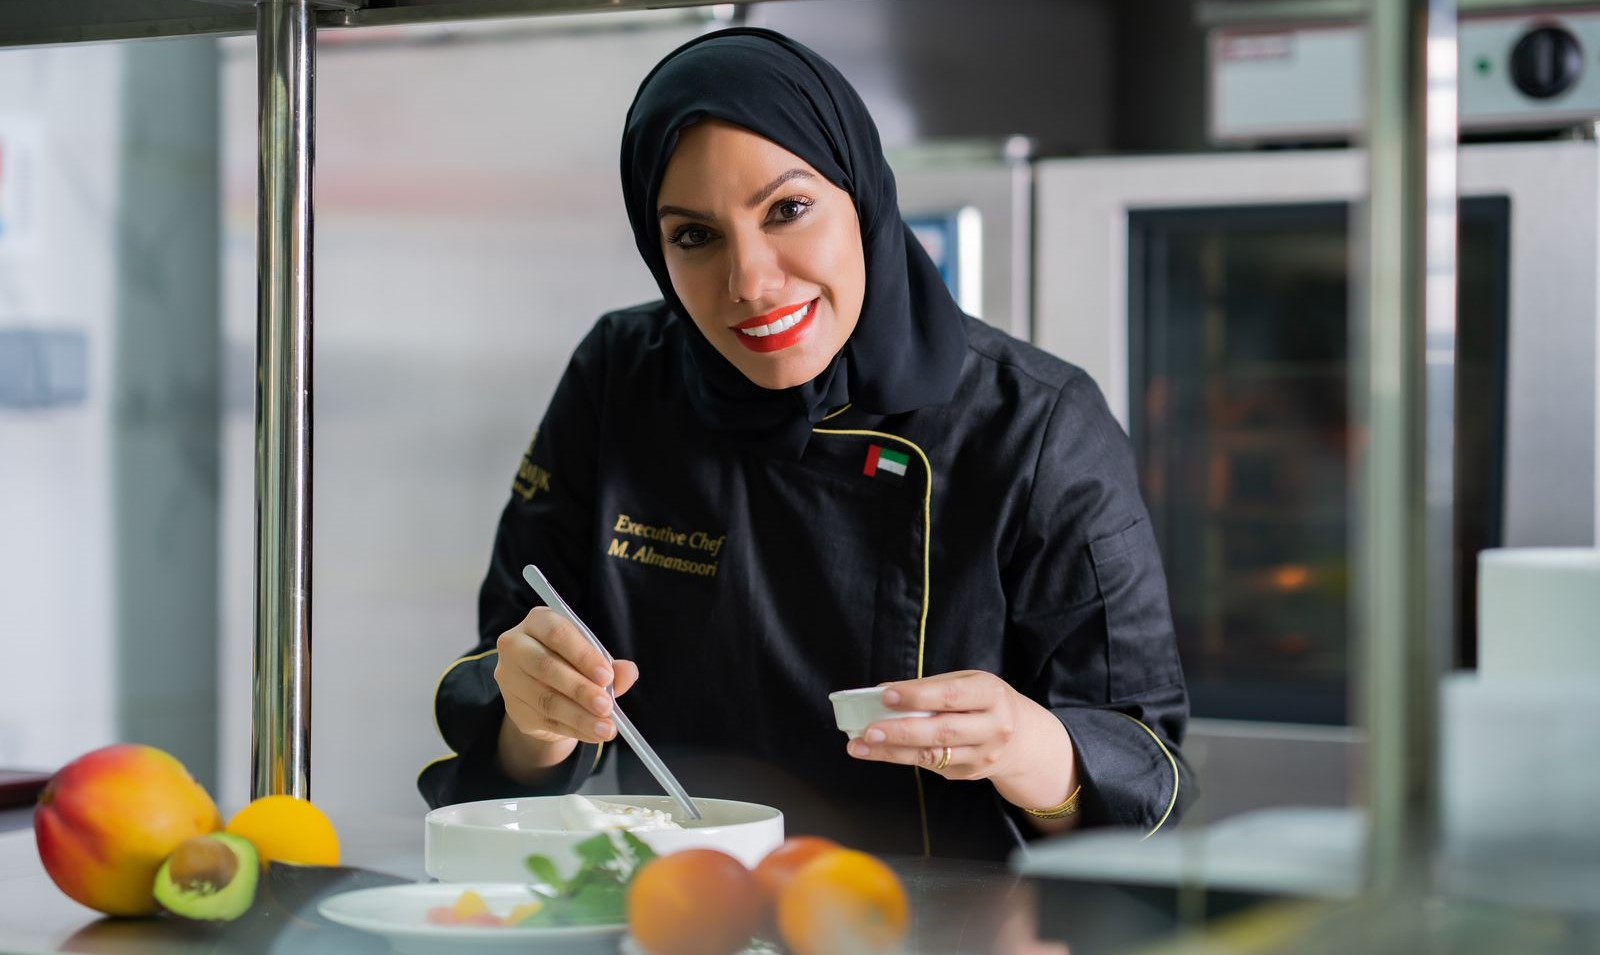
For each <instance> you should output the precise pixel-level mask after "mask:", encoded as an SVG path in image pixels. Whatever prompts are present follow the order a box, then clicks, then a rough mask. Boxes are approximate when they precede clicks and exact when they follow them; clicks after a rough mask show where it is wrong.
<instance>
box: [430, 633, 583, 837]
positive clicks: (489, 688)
mask: <svg viewBox="0 0 1600 955" xmlns="http://www.w3.org/2000/svg"><path fill="white" fill-rule="evenodd" d="M496 662H497V655H496V653H495V651H493V650H490V651H487V652H485V653H481V654H476V655H471V656H466V657H462V658H461V659H460V660H457V661H456V662H455V663H454V664H452V665H451V667H450V669H449V670H446V671H445V673H444V676H442V677H441V678H440V679H439V686H438V689H437V690H436V691H435V693H434V716H435V719H436V720H437V722H438V726H439V735H440V736H442V737H443V738H444V741H445V743H446V744H447V745H448V746H449V747H450V749H451V750H452V751H453V753H454V755H452V756H447V757H445V758H443V759H438V760H434V761H433V762H432V763H429V764H428V765H427V766H426V767H424V768H423V770H422V772H421V774H420V775H419V776H418V777H417V789H418V790H419V791H420V792H421V793H422V796H423V798H424V799H425V800H427V803H428V805H429V806H430V807H433V808H437V807H439V806H446V805H451V804H453V803H459V802H473V801H476V800H481V799H504V798H509V797H512V796H552V795H560V794H562V793H569V792H573V791H575V790H576V789H577V788H578V787H579V786H581V785H583V782H584V780H586V779H588V778H589V775H590V773H592V772H593V771H594V770H595V768H596V767H597V766H598V765H599V760H600V754H601V750H602V749H603V746H597V745H594V744H590V743H579V744H578V745H577V747H576V748H574V750H573V752H572V754H571V755H570V756H568V757H567V758H566V759H565V760H563V761H561V762H560V763H557V764H556V765H555V766H552V767H550V769H549V771H548V772H547V773H545V774H544V775H543V776H542V777H541V778H540V779H539V780H537V781H536V782H534V783H531V784H530V783H521V782H518V781H516V780H514V779H512V778H511V777H510V776H507V775H506V774H505V772H504V771H502V770H501V768H500V764H499V761H498V759H497V758H496V756H497V749H498V746H499V737H500V724H501V722H502V721H503V720H504V719H505V703H504V701H502V700H501V698H500V687H499V685H498V684H497V683H495V681H494V667H495V664H496Z"/></svg>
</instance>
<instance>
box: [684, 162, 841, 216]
mask: <svg viewBox="0 0 1600 955" xmlns="http://www.w3.org/2000/svg"><path fill="white" fill-rule="evenodd" d="M815 178H816V177H815V176H813V175H812V174H811V173H810V172H808V171H807V170H804V169H791V170H789V171H788V172H785V173H783V174H781V175H779V176H778V178H776V179H774V180H772V181H771V182H769V183H767V184H766V185H765V186H762V187H761V188H760V189H758V190H756V192H755V194H754V195H752V196H751V197H750V198H748V199H746V200H745V201H744V204H745V207H746V208H754V207H756V206H758V205H760V204H761V203H762V202H765V201H766V199H767V197H768V196H770V195H772V194H773V193H774V192H777V191H778V188H779V187H780V186H782V185H783V184H784V183H786V182H793V181H794V180H796V179H815ZM667 216H683V217H684V218H685V219H704V220H706V221H708V222H715V221H716V218H717V217H716V216H714V215H712V214H711V213H709V212H699V211H697V210H694V209H685V208H684V207H683V206H661V207H660V208H658V209H657V210H656V218H657V219H665V218H666V217H667Z"/></svg>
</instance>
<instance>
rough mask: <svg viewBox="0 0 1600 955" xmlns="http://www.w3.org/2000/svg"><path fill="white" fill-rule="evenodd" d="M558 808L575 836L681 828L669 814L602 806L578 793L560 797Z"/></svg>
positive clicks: (562, 818)
mask: <svg viewBox="0 0 1600 955" xmlns="http://www.w3.org/2000/svg"><path fill="white" fill-rule="evenodd" d="M560 808H561V822H562V824H563V825H564V826H566V828H567V829H570V830H574V831H577V832H599V831H602V830H605V829H626V830H628V831H629V832H652V831H655V830H660V829H682V828H683V827H682V826H680V825H678V824H677V823H676V822H674V821H673V820H672V813H670V812H665V811H663V810H660V809H646V808H644V807H643V806H624V805H622V804H620V803H614V802H602V801H600V800H598V799H589V798H588V797H586V796H580V795H578V794H577V793H569V794H568V795H565V796H562V797H561V806H560Z"/></svg>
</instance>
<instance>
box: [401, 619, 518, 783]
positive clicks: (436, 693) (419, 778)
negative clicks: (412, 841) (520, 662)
mask: <svg viewBox="0 0 1600 955" xmlns="http://www.w3.org/2000/svg"><path fill="white" fill-rule="evenodd" d="M499 652H500V650H499V648H498V647H497V648H495V649H493V650H485V651H483V652H482V653H474V654H473V655H471V656H468V657H462V658H461V659H459V660H456V661H455V662H454V663H451V664H450V665H449V666H447V667H445V668H444V672H443V673H441V674H439V682H437V683H435V684H434V685H433V729H434V732H436V733H438V734H439V738H440V739H441V740H444V744H445V745H446V746H449V745H450V741H449V740H447V739H444V727H442V726H440V725H439V688H440V687H442V686H444V680H445V677H447V676H449V675H450V672H451V671H452V670H454V669H455V668H456V667H458V666H460V665H461V664H463V663H471V662H472V661H473V660H482V659H483V658H484V657H486V656H488V655H489V654H491V653H499ZM460 758H461V754H460V753H451V754H450V755H449V756H440V757H439V758H438V759H436V760H434V761H432V762H430V763H429V764H428V765H426V766H424V767H422V768H421V769H419V770H417V782H418V783H419V784H420V783H421V782H422V774H423V773H426V772H427V771H428V770H430V769H432V768H433V767H435V766H437V765H439V764H440V763H448V762H449V761H450V760H452V759H460Z"/></svg>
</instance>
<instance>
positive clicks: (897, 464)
mask: <svg viewBox="0 0 1600 955" xmlns="http://www.w3.org/2000/svg"><path fill="white" fill-rule="evenodd" d="M967 322H968V328H967V334H968V348H967V355H966V358H965V361H964V364H963V367H962V371H961V377H960V381H959V385H958V387H957V390H956V393H955V396H954V398H953V399H952V400H951V401H949V402H948V403H946V404H943V405H939V406H934V407H926V408H922V409H919V410H916V411H913V412H910V413H906V414H897V415H891V416H887V417H885V416H876V415H871V414H866V413H863V412H860V411H857V410H855V409H852V408H850V407H849V406H846V407H845V408H844V409H843V410H842V411H839V412H836V413H835V414H834V415H832V416H830V417H829V418H827V419H826V420H824V421H822V422H821V423H819V424H818V425H817V426H816V427H815V430H814V431H813V434H812V436H811V438H810V440H809V442H808V444H807V446H806V449H805V452H804V454H803V455H802V456H801V457H800V458H799V459H798V460H794V459H785V458H783V457H776V456H770V455H765V454H759V453H756V452H753V451H750V450H748V449H746V448H742V447H741V445H740V444H739V443H738V442H737V441H736V440H734V439H731V438H730V437H729V436H728V435H726V434H723V433H719V432H715V431H712V430H709V429H708V428H706V427H705V426H704V425H702V424H701V422H700V421H699V420H698V419H697V417H696V415H695V412H694V410H693V408H692V407H691V406H690V404H689V400H688V397H687V395H686V392H685V389H684V383H683V367H684V363H683V360H682V351H683V336H684V335H692V334H698V332H697V331H696V330H695V329H693V328H692V327H691V326H690V325H689V324H688V323H687V322H686V321H684V320H682V319H679V318H677V317H676V316H675V315H674V314H672V313H671V312H670V311H669V310H668V309H667V307H666V306H665V305H664V304H662V303H659V302H658V303H654V304H652V305H645V306H640V307H637V308H633V309H628V310H624V311H619V312H614V313H611V314H608V315H606V316H604V317H603V318H602V319H601V320H600V321H599V322H598V323H597V324H596V326H595V327H594V329H593V330H592V331H591V332H590V333H589V335H588V336H587V337H586V338H585V339H584V341H583V342H582V343H581V344H580V345H579V347H578V349H577V351H576V352H575V353H574V355H573V357H572V360H571V362H570V364H569V366H568V368H567V370H566V373H565V374H564V376H563V377H562V379H561V382H560V383H559V385H558V386H557V388H556V391H555V394H554V396H553V397H552V399H551V402H550V407H549V409H548V411H547V412H546V415H545V417H544V420H543V423H542V424H541V425H540V427H539V430H538V431H537V432H536V433H535V435H534V440H533V442H532V444H531V446H530V448H529V450H528V452H527V455H526V457H525V458H524V460H523V462H522V466H521V468H520V470H519V472H518V474H517V477H516V480H515V482H514V484H513V493H512V495H511V499H510V501H509V503H508V504H507V505H506V508H505V511H504V513H503V515H502V517H501V520H500V525H499V529H498V531H497V533H496V537H495V544H494V553H493V558H492V561H491V564H490V568H489V572H488V575H487V577H486V579H485V580H484V582H483V586H482V589H481V592H480V594H479V636H480V642H479V643H478V646H477V648H476V649H475V650H474V651H472V652H471V653H468V654H467V655H465V656H464V657H462V658H461V659H459V660H457V661H456V663H455V664H454V665H453V666H452V667H451V668H450V669H449V670H448V671H447V672H446V673H445V675H444V676H443V677H442V678H441V680H440V682H439V687H438V690H437V694H436V699H435V714H436V717H437V720H438V725H439V728H440V732H441V733H442V735H443V736H444V739H445V742H446V743H448V744H449V746H450V748H451V749H452V750H453V751H454V753H455V754H456V755H454V756H451V757H447V758H445V759H442V760H438V761H435V762H434V763H432V764H430V765H429V766H427V767H426V768H425V769H424V770H423V772H422V775H421V777H420V778H419V780H418V785H419V787H420V789H421V790H422V792H423V794H424V796H425V797H426V798H427V800H428V802H429V803H430V804H432V805H435V806H437V805H443V804H448V803H453V802H462V801H468V800H473V799H488V798H496V797H501V796H511V795H527V794H530V793H529V789H528V787H523V786H519V785H518V784H517V783H515V782H513V781H512V780H510V779H509V778H508V777H506V776H505V775H504V774H503V773H501V772H500V771H499V769H498V768H497V766H496V763H495V750H496V739H497V735H498V731H499V726H500V723H501V720H502V718H503V714H504V705H503V703H502V702H501V699H500V695H499V691H498V688H497V685H496V684H495V681H494V677H493V672H494V666H495V662H496V660H495V654H496V651H495V649H494V647H495V640H496V638H497V637H498V636H499V635H500V634H501V633H502V632H504V631H505V630H507V629H509V628H511V627H512V626H514V625H516V624H517V623H518V622H519V621H520V620H521V619H522V618H523V617H524V616H525V615H526V613H527V611H528V609H529V608H530V607H532V606H535V605H537V604H538V603H539V602H540V601H539V600H538V598H537V597H536V596H535V595H534V594H533V592H532V590H531V588H529V587H528V586H527V584H526V583H525V582H524V581H523V579H522V573H521V572H522V568H523V566H524V565H525V564H529V563H533V564H537V565H538V566H539V567H540V568H541V569H542V570H543V571H544V572H545V574H546V576H548V577H549V578H550V581H551V583H552V584H554V585H555V587H556V589H557V590H558V591H559V592H560V593H561V594H562V596H563V597H565V598H566V600H567V601H568V603H570V604H571V605H572V607H573V610H574V611H575V612H576V613H577V614H578V615H579V616H581V617H582V618H583V619H584V620H585V622H587V623H588V624H589V625H590V627H591V628H592V629H593V630H594V631H595V633H596V634H597V635H598V636H599V637H600V639H601V640H602V641H603V642H605V643H606V644H607V646H608V648H609V649H610V650H611V652H612V653H613V654H614V655H616V656H617V657H620V658H624V659H631V660H634V661H636V662H637V663H638V666H639V673H640V676H639V681H638V683H637V685H636V686H635V688H634V689H633V690H631V691H630V692H629V693H628V694H627V695H626V696H624V697H623V698H622V700H621V701H620V702H621V704H622V706H623V709H624V710H625V711H626V712H627V713H628V715H629V716H630V717H631V718H632V720H633V721H634V723H635V724H636V725H637V726H638V728H639V730H640V732H641V733H643V735H644V737H645V738H646V739H648V740H650V741H651V743H652V745H654V746H655V747H656V748H657V750H658V751H659V752H660V754H661V755H662V757H663V759H665V760H666V761H667V763H668V764H669V765H670V766H672V768H673V769H674V771H675V773H676V774H677V775H678V776H679V778H680V780H682V781H683V782H684V784H685V787H686V788H687V789H688V790H689V792H690V793H691V794H693V795H696V796H712V797H725V798H737V799H745V800H749V801H753V802H760V803H763V804H767V805H773V806H777V807H778V808H780V809H782V810H783V811H784V813H785V816H786V831H787V832H788V833H789V834H791V835H797V834H801V833H819V834H824V835H829V836H832V837H833V838H836V839H839V840H840V841H842V842H845V843H847V844H849V845H853V846H856V847H859V848H865V849H869V850H873V851H879V852H893V853H922V852H925V851H931V852H932V853H933V854H936V855H946V856H965V857H976V858H1002V857H1004V856H1005V855H1006V854H1007V853H1008V852H1009V851H1010V850H1012V849H1014V848H1016V847H1017V846H1018V845H1020V844H1021V843H1022V842H1023V840H1024V839H1026V838H1029V837H1032V836H1033V835H1035V834H1036V833H1035V832H1034V830H1032V829H1031V828H1030V827H1029V826H1028V824H1027V821H1026V817H1025V816H1024V815H1022V814H1021V813H1020V811H1018V810H1016V808H1015V807H1013V806H1010V805H1009V804H1008V803H1006V802H1005V801H1004V800H1002V799H1001V798H1000V797H999V795H998V794H997V793H996V792H995V790H994V787H993V786H992V784H990V783H989V782H987V781H949V780H946V779H944V778H943V777H940V776H938V775H937V774H934V773H931V772H927V771H923V770H919V769H914V768H911V767H908V766H904V765H898V764H887V763H880V762H866V761H861V760H857V759H854V758H851V757H850V756H849V755H847V753H846V751H845V746H846V742H847V740H846V738H845V736H844V734H843V733H841V732H840V731H839V730H838V728H837V726H836V725H835V722H834V717H833V712H832V709H831V705H830V703H829V701H828V693H829V692H831V691H833V690H840V689H847V688H850V687H862V686H873V685H875V684H878V683H881V682H884V681H891V680H909V679H913V678H916V677H920V676H932V675H934V674H938V673H944V672H948V671H952V670H961V669H978V670H986V671H988V672H991V673H994V674H997V675H999V676H1000V677H1001V678H1003V679H1004V680H1005V681H1006V682H1007V683H1008V684H1010V685H1011V686H1012V687H1014V688H1016V689H1017V690H1019V691H1020V692H1021V693H1023V694H1025V695H1027V696H1028V697H1030V698H1031V699H1033V700H1035V701H1037V702H1038V703H1040V704H1042V705H1043V706H1045V707H1047V708H1048V709H1050V710H1051V711H1052V712H1053V713H1054V714H1055V715H1056V716H1058V717H1059V718H1060V719H1061V721H1062V722H1063V723H1064V724H1065V726H1066V729H1067V731H1068V733H1069V734H1070V736H1071V738H1072V742H1073V745H1074V747H1075V749H1076V754H1077V761H1078V774H1079V778H1080V780H1081V781H1082V783H1083V795H1082V799H1081V806H1082V809H1081V811H1082V813H1083V823H1084V824H1085V825H1106V824H1113V825H1125V826H1136V827H1142V828H1144V829H1147V830H1152V831H1153V830H1156V829H1159V828H1160V827H1161V826H1162V825H1164V824H1171V823H1172V822H1173V821H1174V820H1175V819H1176V818H1177V816H1178V815H1179V813H1180V812H1181V810H1182V805H1183V803H1184V802H1186V801H1187V800H1188V798H1189V797H1190V795H1191V794H1192V791H1193V787H1192V786H1191V785H1190V784H1189V771H1188V769H1187V767H1186V765H1185V763H1184V761H1183V758H1182V756H1181V754H1180V752H1179V748H1178V747H1179V744H1180V743H1181V742H1182V738H1183V733H1184V726H1185V722H1186V719H1187V715H1188V702H1187V695H1186V692H1185V688H1184V681H1183V675H1182V671H1181V668H1180V666H1179V662H1178V654H1177V647H1176V643H1175V640H1174V636H1173V631H1172V622H1171V615H1170V613H1169V610H1168V606H1167V594H1166V584H1165V579H1164V577H1163V574H1162V569H1161V560H1160V556H1159V554H1158V553H1157V549H1156V543H1155V538H1154V536H1153V535H1152V533H1151V529H1150V524H1149V520H1148V517H1147V515H1146V512H1145V508H1144V504H1143V502H1142V500H1141V499H1140V496H1139V492H1138V488H1137V481H1136V478H1135V472H1134V466H1133V459H1132V455H1131V452H1130V448H1129V443H1128V441H1127V438H1126V436H1125V435H1124V434H1123V432H1122V430H1121V429H1120V427H1119V426H1118V425H1117V423H1116V421H1115V420H1114V419H1113V418H1112V416H1111V414H1110V412H1109V411H1108V410H1107V408H1106V405H1105V402H1104V400H1103V398H1102V396H1101V394H1100V392H1099V390H1098V388H1097V387H1096V386H1095V384H1094V382H1093V381H1092V380H1091V379H1090V378H1089V377H1088V376H1087V375H1086V374H1085V373H1084V372H1083V371H1081V370H1080V369H1078V368H1075V367H1073V366H1071V365H1069V364H1067V363H1065V362H1063V361H1060V360H1058V359H1056V358H1054V357H1052V356H1050V355H1047V354H1045V353H1044V352H1042V351H1040V350H1038V349H1036V348H1034V347H1032V346H1030V345H1027V344H1024V343H1021V342H1018V341H1016V340H1015V339H1012V338H1010V337H1008V336H1006V335H1005V334H1003V333H1001V332H999V331H997V330H995V329H993V328H991V327H989V326H987V325H984V324H982V323H981V322H978V321H976V320H972V319H968V320H967ZM869 462H870V463H869ZM901 462H903V463H901ZM613 749H616V750H619V751H620V752H619V755H618V757H617V759H618V760H619V765H618V773H619V782H620V786H621V791H622V792H625V793H646V792H660V791H661V790H660V787H658V786H657V785H656V784H655V782H654V780H652V779H651V778H650V777H649V775H648V773H647V772H646V771H645V770H644V768H643V766H642V764H640V763H639V762H638V761H637V760H636V759H635V758H634V757H633V755H632V753H630V752H628V751H627V748H626V746H625V745H624V744H620V743H619V744H617V745H615V746H613V745H609V744H608V745H605V746H601V747H597V746H592V745H586V744H585V745H580V746H579V747H578V748H577V751H576V752H575V753H574V754H573V756H572V757H571V758H569V759H568V760H567V761H566V762H565V763H564V764H562V765H561V766H560V767H556V768H555V769H554V770H552V772H551V774H550V776H549V777H548V778H547V779H546V780H545V781H544V783H543V784H542V785H541V786H539V787H535V789H536V790H537V792H538V793H545V794H548V793H561V792H570V791H572V790H574V789H576V788H578V786H579V785H581V784H582V783H583V782H584V781H585V779H586V778H587V777H588V776H589V775H590V773H591V772H593V771H594V769H595V768H596V767H597V766H598V765H599V761H600V759H601V758H602V756H604V755H607V754H609V753H610V751H612V750H613ZM1067 755H1068V754H1067V753H1065V752H1063V753H1062V754H1061V758H1062V759H1066V758H1067Z"/></svg>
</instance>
